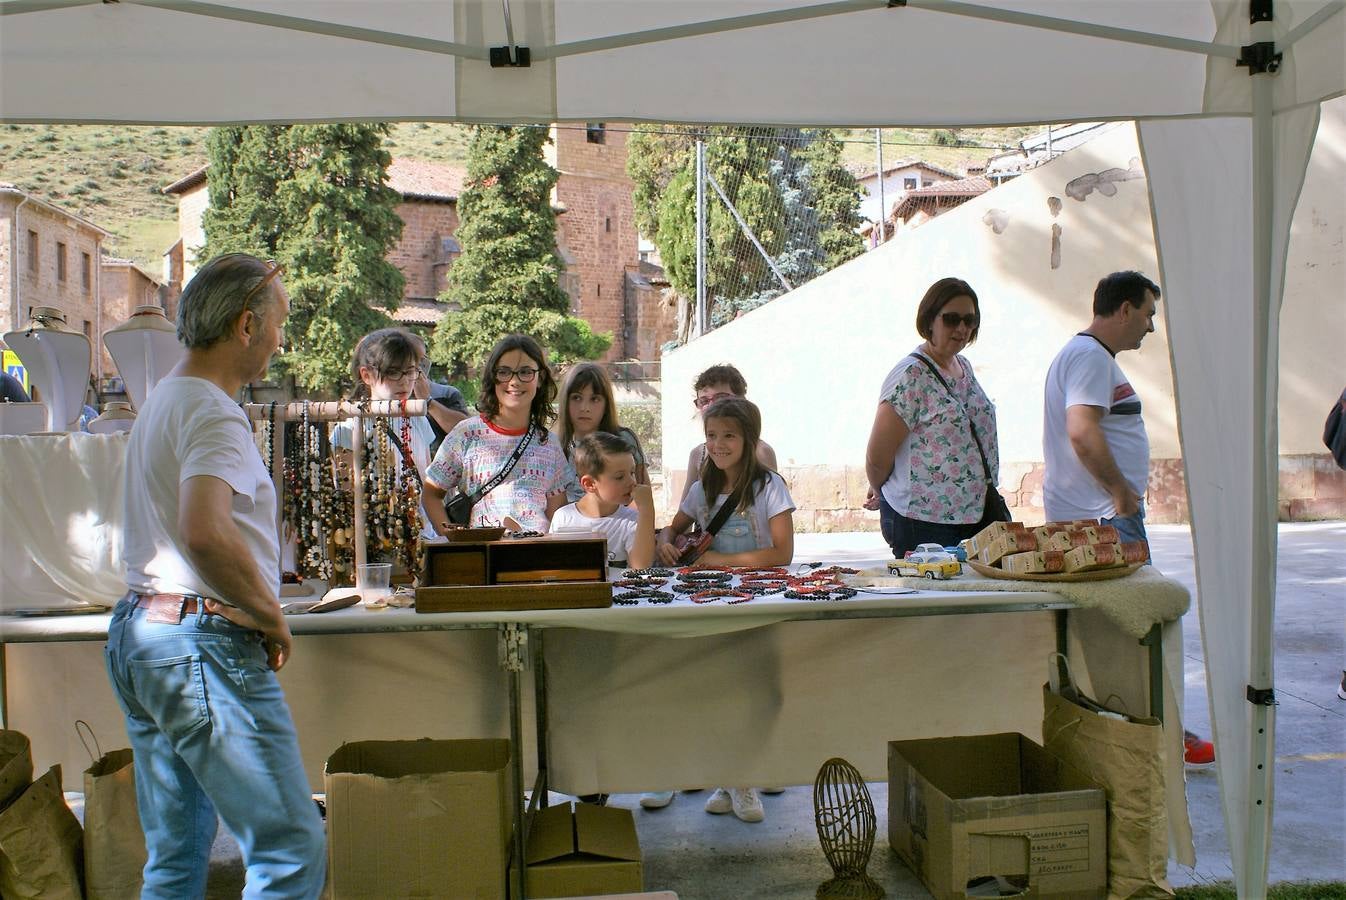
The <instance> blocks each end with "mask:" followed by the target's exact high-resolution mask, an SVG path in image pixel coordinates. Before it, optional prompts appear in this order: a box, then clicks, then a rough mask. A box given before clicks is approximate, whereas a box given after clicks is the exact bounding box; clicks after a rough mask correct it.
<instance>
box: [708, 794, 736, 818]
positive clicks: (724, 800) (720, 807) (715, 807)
mask: <svg viewBox="0 0 1346 900" xmlns="http://www.w3.org/2000/svg"><path fill="white" fill-rule="evenodd" d="M733 809H734V801H733V800H731V799H729V792H728V791H726V790H725V789H724V788H716V789H715V790H714V791H712V792H711V794H710V796H709V797H707V798H706V812H708V813H710V814H711V815H713V816H722V815H724V814H725V813H727V812H732V811H733Z"/></svg>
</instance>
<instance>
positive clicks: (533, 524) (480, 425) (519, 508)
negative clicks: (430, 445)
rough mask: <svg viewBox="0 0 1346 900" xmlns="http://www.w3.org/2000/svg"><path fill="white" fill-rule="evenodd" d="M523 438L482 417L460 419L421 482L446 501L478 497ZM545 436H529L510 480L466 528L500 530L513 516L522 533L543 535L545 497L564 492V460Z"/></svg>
mask: <svg viewBox="0 0 1346 900" xmlns="http://www.w3.org/2000/svg"><path fill="white" fill-rule="evenodd" d="M523 436H524V432H523V431H507V430H505V429H502V428H499V427H497V426H496V425H495V424H493V423H491V422H488V421H486V420H484V419H482V418H481V416H472V417H470V418H467V419H464V420H463V421H461V422H459V423H458V424H457V425H456V426H455V427H454V429H453V431H451V432H449V434H448V436H447V437H445V438H444V442H443V443H442V444H440V445H439V451H438V452H437V453H436V454H435V460H434V462H432V463H431V464H430V468H429V469H428V470H427V471H426V473H425V478H426V480H427V481H429V482H430V483H431V484H433V485H435V486H436V487H438V488H440V489H441V490H443V491H445V492H447V493H448V496H449V497H453V496H454V494H456V493H457V492H459V491H462V492H463V493H472V492H475V491H479V490H481V488H482V487H483V486H484V485H485V484H486V483H487V482H488V481H490V480H491V479H492V478H494V477H495V475H496V473H497V472H499V471H500V470H501V469H502V468H504V466H505V463H507V462H508V461H509V458H510V457H511V456H512V455H513V454H514V448H515V447H517V446H518V445H519V441H520V440H521V439H522V438H523ZM544 436H546V432H543V431H535V432H534V433H533V439H532V440H531V441H530V442H529V443H528V449H527V450H525V451H524V453H523V456H521V457H520V458H519V461H518V462H517V463H515V465H514V468H513V469H512V470H511V471H510V473H509V476H508V477H507V478H506V479H505V480H504V481H503V482H502V483H500V484H498V485H496V486H495V487H494V488H493V489H492V490H491V492H490V493H489V494H487V495H486V496H485V497H482V498H481V499H480V500H478V501H477V503H476V504H475V505H474V506H473V507H472V520H471V523H470V524H472V525H474V526H475V525H499V524H501V523H503V522H504V520H505V516H512V517H514V519H515V520H517V521H518V523H519V524H520V525H522V526H523V527H524V528H525V529H526V530H529V531H546V530H547V525H548V522H547V497H548V496H550V495H552V494H557V493H560V492H562V491H564V490H565V481H564V478H565V470H566V460H565V456H564V455H562V453H561V448H560V446H559V445H558V443H557V441H556V439H555V438H554V437H548V439H547V442H546V443H545V444H544V443H542V438H543V437H544Z"/></svg>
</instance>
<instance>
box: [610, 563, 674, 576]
mask: <svg viewBox="0 0 1346 900" xmlns="http://www.w3.org/2000/svg"><path fill="white" fill-rule="evenodd" d="M672 577H673V570H672V569H665V568H662V567H660V566H650V567H649V568H647V569H627V570H626V571H625V572H623V573H622V578H624V579H632V578H650V579H660V578H672Z"/></svg>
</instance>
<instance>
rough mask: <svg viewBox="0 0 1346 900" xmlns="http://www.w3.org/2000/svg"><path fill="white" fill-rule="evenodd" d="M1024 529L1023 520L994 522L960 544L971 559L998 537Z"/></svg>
mask: <svg viewBox="0 0 1346 900" xmlns="http://www.w3.org/2000/svg"><path fill="white" fill-rule="evenodd" d="M1024 530H1026V529H1025V526H1024V524H1023V523H1022V522H992V523H991V524H990V525H987V526H986V527H985V528H983V529H982V530H981V531H978V532H977V533H976V535H974V536H973V537H970V538H968V539H967V540H965V541H961V542H960V543H959V546H960V547H962V548H963V549H964V550H965V551H967V555H968V558H969V559H971V558H972V557H974V556H977V555H978V554H980V553H981V551H983V550H985V549H986V548H987V547H988V546H990V544H991V542H992V541H994V540H995V539H996V538H998V537H1000V536H1002V535H1005V534H1009V533H1010V532H1022V531H1024Z"/></svg>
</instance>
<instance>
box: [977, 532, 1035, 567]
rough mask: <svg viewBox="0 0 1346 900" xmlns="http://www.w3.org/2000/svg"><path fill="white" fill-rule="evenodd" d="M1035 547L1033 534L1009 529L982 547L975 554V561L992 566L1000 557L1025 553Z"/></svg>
mask: <svg viewBox="0 0 1346 900" xmlns="http://www.w3.org/2000/svg"><path fill="white" fill-rule="evenodd" d="M1037 549H1039V548H1038V539H1037V538H1035V537H1033V535H1031V534H1029V533H1028V532H1027V531H1011V532H1007V533H1006V534H1002V535H1000V537H998V538H996V539H995V540H993V541H991V543H990V544H988V545H987V546H986V547H985V548H983V549H982V551H981V552H980V553H979V554H978V555H977V562H979V563H981V564H982V565H984V566H993V565H995V564H996V563H998V562H1000V560H1001V558H1002V557H1005V556H1009V555H1010V554H1011V553H1027V552H1029V551H1030V550H1037Z"/></svg>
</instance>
